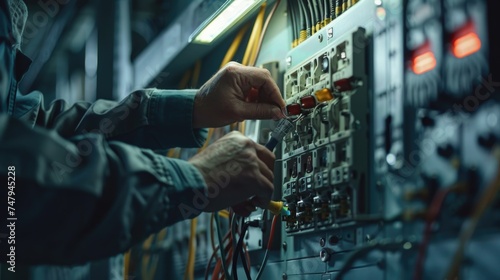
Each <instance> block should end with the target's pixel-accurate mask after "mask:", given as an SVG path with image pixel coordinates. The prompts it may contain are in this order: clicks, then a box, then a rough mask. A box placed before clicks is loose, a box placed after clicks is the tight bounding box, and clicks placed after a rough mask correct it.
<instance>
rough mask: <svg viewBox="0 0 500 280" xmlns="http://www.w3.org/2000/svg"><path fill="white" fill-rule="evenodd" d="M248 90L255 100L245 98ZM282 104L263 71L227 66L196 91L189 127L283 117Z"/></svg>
mask: <svg viewBox="0 0 500 280" xmlns="http://www.w3.org/2000/svg"><path fill="white" fill-rule="evenodd" d="M252 88H253V89H256V90H257V92H258V95H257V96H248V95H249V94H250V93H251V92H252ZM284 107H285V101H284V100H283V98H282V97H281V94H280V91H279V89H278V86H277V85H276V83H275V82H274V80H273V79H272V78H271V74H270V73H269V71H268V70H266V69H261V68H256V67H248V66H243V65H241V64H238V63H236V62H230V63H228V64H227V65H226V66H225V67H224V68H223V69H221V70H220V71H219V72H217V74H215V76H213V77H212V78H211V79H210V80H209V81H208V82H207V83H205V84H204V85H203V86H202V87H201V88H200V90H199V91H198V93H197V95H196V98H195V101H194V113H193V127H194V128H202V127H220V126H224V125H227V124H230V123H234V122H237V121H243V120H245V119H280V118H283V117H285V116H284V114H283V109H284Z"/></svg>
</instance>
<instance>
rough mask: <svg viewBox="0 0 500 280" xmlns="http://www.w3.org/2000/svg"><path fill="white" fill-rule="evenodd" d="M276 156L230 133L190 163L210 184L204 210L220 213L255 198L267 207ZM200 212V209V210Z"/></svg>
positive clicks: (244, 138) (255, 202) (271, 189)
mask: <svg viewBox="0 0 500 280" xmlns="http://www.w3.org/2000/svg"><path fill="white" fill-rule="evenodd" d="M274 159H275V157H274V154H273V153H271V152H270V151H269V150H268V149H266V148H265V147H264V146H262V145H259V144H256V143H255V142H253V141H252V140H250V139H249V138H247V137H245V136H243V135H242V134H241V133H239V132H231V133H229V134H227V135H225V136H224V137H222V138H221V139H219V140H217V141H216V142H214V143H213V144H212V145H210V146H208V148H207V149H205V150H204V151H203V152H201V153H199V154H197V155H195V156H194V157H193V158H191V159H190V160H189V162H190V163H191V164H193V165H194V166H195V167H196V168H198V170H199V171H200V172H201V174H202V175H203V177H204V179H205V182H206V183H207V194H208V199H209V203H208V205H207V206H206V207H205V209H202V210H203V211H207V212H212V211H218V210H221V209H224V208H227V207H229V206H235V205H237V204H239V205H240V206H241V205H244V204H242V202H245V201H247V200H248V199H249V198H251V197H253V199H252V203H253V204H254V205H255V206H259V207H267V205H268V203H269V201H270V200H271V196H272V193H273V190H274V186H273V172H272V170H273V166H274ZM200 210H201V209H200Z"/></svg>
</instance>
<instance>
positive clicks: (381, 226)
mask: <svg viewBox="0 0 500 280" xmlns="http://www.w3.org/2000/svg"><path fill="white" fill-rule="evenodd" d="M289 2H290V1H289ZM305 2H307V1H305ZM312 2H314V1H312ZM327 2H328V1H327ZM333 2H334V3H333V5H332V7H335V8H336V9H337V8H338V7H339V5H337V4H338V3H337V2H339V1H333ZM344 2H346V4H345V5H344ZM340 3H341V5H340V12H338V11H336V9H332V10H331V15H332V18H333V20H332V21H327V22H324V23H322V24H320V25H319V27H317V26H315V27H314V28H311V29H307V28H303V26H302V27H301V25H300V23H299V24H298V25H297V18H300V17H299V16H297V14H300V13H298V12H297V11H300V10H299V9H300V8H301V7H302V6H301V5H300V4H298V5H296V6H294V3H291V4H290V3H288V4H289V8H288V9H289V11H290V10H291V12H290V16H291V17H293V16H294V15H295V19H292V20H291V21H290V24H295V25H296V27H294V28H292V30H295V32H297V30H298V33H297V35H296V36H295V37H294V40H293V41H292V49H291V51H290V52H289V53H288V54H287V57H286V60H285V63H286V70H285V72H284V74H283V79H284V81H283V96H284V98H285V100H286V104H287V112H288V115H289V116H290V118H291V119H293V120H294V124H295V129H294V131H292V132H291V133H289V134H288V135H287V136H286V137H285V139H284V141H283V145H282V148H281V161H280V162H279V168H280V172H281V182H280V185H279V187H280V188H281V195H282V197H281V199H282V200H283V201H285V202H286V204H287V205H288V207H289V210H290V212H291V215H290V216H287V217H283V233H282V234H283V235H282V236H283V248H282V250H281V252H280V255H279V256H278V257H277V258H278V259H277V261H281V262H283V263H282V264H281V265H276V266H277V267H275V269H276V271H274V274H269V277H271V276H272V277H278V276H279V275H281V276H282V277H283V279H285V276H286V279H344V278H345V279H444V278H446V277H449V275H456V274H453V272H452V271H454V270H456V268H454V267H456V266H457V265H456V263H454V262H452V259H453V258H454V257H456V256H457V254H456V253H455V255H454V252H455V250H456V243H457V242H459V243H460V242H462V243H460V245H459V246H462V245H463V244H465V243H466V242H469V243H470V246H471V247H472V248H475V249H471V250H470V251H467V254H468V255H469V257H470V258H475V259H476V260H477V261H475V262H473V263H469V264H466V265H463V266H460V268H459V272H460V274H459V275H461V276H464V275H468V276H469V275H473V276H474V277H473V278H474V279H487V278H495V277H500V275H499V274H498V272H495V270H494V266H489V267H487V268H482V267H481V266H480V265H479V263H481V262H485V259H486V258H487V256H489V257H493V255H495V254H494V253H491V254H485V255H481V252H483V251H481V250H478V249H479V248H483V247H485V246H486V247H487V246H490V247H492V248H499V247H500V239H499V238H498V237H494V236H492V235H491V232H495V231H496V232H498V229H499V227H498V222H499V218H500V217H499V216H500V211H499V207H498V204H499V202H498V201H499V199H498V191H497V193H496V194H495V196H494V198H492V199H491V201H490V203H491V204H490V207H491V208H490V210H489V211H486V212H485V213H483V215H484V216H485V217H488V218H484V219H483V220H481V223H479V222H478V226H477V228H476V232H477V234H478V235H480V236H482V237H481V238H479V239H474V238H472V239H470V240H468V241H457V240H461V239H462V238H463V236H462V235H463V233H462V232H463V231H465V229H464V228H466V227H467V225H468V224H467V223H464V221H467V220H474V218H472V217H473V215H474V214H473V213H474V212H475V211H476V213H477V211H479V210H477V209H478V206H477V205H480V203H481V201H482V200H481V198H482V197H483V198H484V195H485V194H486V193H487V191H489V190H490V189H493V188H495V187H494V186H496V185H498V184H499V182H498V178H497V177H498V176H499V175H498V174H499V158H498V155H495V154H496V153H498V151H499V150H498V147H499V145H500V142H499V139H500V138H499V134H500V130H499V129H498V125H497V121H498V120H499V119H498V114H499V112H500V110H499V109H500V108H499V107H498V106H499V104H500V103H499V101H498V97H495V96H494V95H491V94H493V93H494V92H498V89H497V88H495V86H494V85H493V84H494V81H492V78H491V74H489V73H488V69H489V62H488V51H489V50H488V45H489V42H488V36H487V35H488V26H487V23H486V22H487V21H486V18H485V15H486V9H487V1H449V0H443V1H440V0H435V1H424V0H422V1H418V0H414V1H389V0H387V1H376V0H375V1H371V0H361V1H354V2H351V1H340ZM294 9H295V11H294ZM334 11H335V12H334ZM480 15H482V16H480ZM294 22H295V23H294ZM306 24H307V22H306ZM301 29H302V30H301ZM302 31H303V32H302ZM490 32H491V31H490ZM304 34H305V35H304ZM304 36H305V37H306V38H305V39H304ZM480 119H481V120H480ZM492 193H493V192H492ZM495 205H496V206H495ZM474 209H475V210H474ZM459 248H460V247H459ZM445 251H446V252H447V253H444V252H445ZM437 252H439V253H437ZM437 256H439V257H437ZM438 258H439V259H438ZM471 277H472V276H471ZM473 278H470V279H473ZM460 279H461V278H460ZM466 279H469V278H467V277H466Z"/></svg>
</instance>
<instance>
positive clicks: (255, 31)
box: [242, 3, 266, 65]
mask: <svg viewBox="0 0 500 280" xmlns="http://www.w3.org/2000/svg"><path fill="white" fill-rule="evenodd" d="M265 12H266V3H264V4H262V6H260V11H259V14H258V15H257V19H255V23H254V25H253V28H252V33H251V34H250V39H249V40H248V45H247V48H246V50H245V54H244V55H243V61H242V64H243V65H248V63H249V62H250V59H251V55H252V49H253V48H252V47H253V44H254V41H255V40H257V38H259V37H257V35H258V32H259V29H262V21H263V20H264V13H265Z"/></svg>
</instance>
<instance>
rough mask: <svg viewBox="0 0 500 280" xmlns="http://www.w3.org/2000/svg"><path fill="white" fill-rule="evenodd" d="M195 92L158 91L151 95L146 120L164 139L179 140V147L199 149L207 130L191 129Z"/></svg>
mask: <svg viewBox="0 0 500 280" xmlns="http://www.w3.org/2000/svg"><path fill="white" fill-rule="evenodd" d="M196 91H197V90H158V89H155V90H153V91H152V93H151V101H150V105H149V110H148V119H149V122H150V124H151V125H153V126H158V127H159V128H160V129H162V130H163V131H164V133H163V134H165V136H166V137H176V138H179V147H201V146H202V145H203V143H204V142H205V140H206V137H207V129H204V128H203V129H195V128H193V106H194V97H195V95H196Z"/></svg>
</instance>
